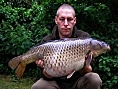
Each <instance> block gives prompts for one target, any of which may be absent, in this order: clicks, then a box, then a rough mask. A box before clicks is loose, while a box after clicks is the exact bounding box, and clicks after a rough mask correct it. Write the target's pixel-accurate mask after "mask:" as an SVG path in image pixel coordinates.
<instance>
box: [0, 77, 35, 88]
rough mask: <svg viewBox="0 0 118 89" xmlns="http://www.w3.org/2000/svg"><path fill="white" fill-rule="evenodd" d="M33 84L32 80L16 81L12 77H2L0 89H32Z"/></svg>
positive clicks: (0, 78)
mask: <svg viewBox="0 0 118 89" xmlns="http://www.w3.org/2000/svg"><path fill="white" fill-rule="evenodd" d="M33 83H34V81H33V80H32V79H31V78H22V79H15V78H13V77H12V76H6V75H0V89H31V86H32V84H33Z"/></svg>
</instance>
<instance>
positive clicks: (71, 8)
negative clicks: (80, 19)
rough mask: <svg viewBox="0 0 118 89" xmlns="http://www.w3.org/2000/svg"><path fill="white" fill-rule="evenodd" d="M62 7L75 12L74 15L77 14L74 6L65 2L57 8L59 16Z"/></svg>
mask: <svg viewBox="0 0 118 89" xmlns="http://www.w3.org/2000/svg"><path fill="white" fill-rule="evenodd" d="M62 9H68V10H71V11H72V12H73V15H74V16H75V10H74V8H73V7H72V6H71V5H69V4H63V5H61V6H60V7H59V8H58V10H57V13H56V15H57V16H58V15H59V13H60V11H61V10H62Z"/></svg>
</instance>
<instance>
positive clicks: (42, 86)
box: [31, 78, 59, 89]
mask: <svg viewBox="0 0 118 89" xmlns="http://www.w3.org/2000/svg"><path fill="white" fill-rule="evenodd" d="M31 89H59V88H58V85H57V83H56V82H55V81H46V80H44V79H43V78H41V79H40V80H38V81H37V82H36V83H34V84H33V85H32V87H31Z"/></svg>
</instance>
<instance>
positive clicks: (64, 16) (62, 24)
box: [55, 9, 76, 38]
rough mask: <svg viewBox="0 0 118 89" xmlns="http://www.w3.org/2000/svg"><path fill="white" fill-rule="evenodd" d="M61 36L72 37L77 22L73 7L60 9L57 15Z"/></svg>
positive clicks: (56, 20) (56, 21) (56, 19)
mask: <svg viewBox="0 0 118 89" xmlns="http://www.w3.org/2000/svg"><path fill="white" fill-rule="evenodd" d="M55 23H56V24H57V26H58V30H59V36H60V38H66V37H67V38H68V37H71V35H72V31H73V27H74V25H75V24H76V17H75V15H74V12H73V10H71V9H60V10H59V12H58V16H56V17H55Z"/></svg>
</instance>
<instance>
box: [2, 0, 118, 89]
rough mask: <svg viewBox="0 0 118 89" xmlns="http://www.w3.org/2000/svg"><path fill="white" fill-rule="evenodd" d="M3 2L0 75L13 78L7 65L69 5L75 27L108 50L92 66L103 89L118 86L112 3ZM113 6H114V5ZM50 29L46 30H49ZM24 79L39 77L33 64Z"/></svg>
mask: <svg viewBox="0 0 118 89" xmlns="http://www.w3.org/2000/svg"><path fill="white" fill-rule="evenodd" d="M37 1H38V0H34V2H33V1H32V0H29V1H28V2H27V0H19V1H17V0H12V1H11V0H2V1H1V2H0V43H1V44H0V48H1V49H0V60H1V62H0V73H1V74H3V73H5V74H10V73H11V74H13V73H14V71H11V69H10V68H9V67H8V66H7V64H8V61H9V60H10V59H11V58H13V57H15V56H17V55H20V54H22V53H24V52H26V51H27V50H28V49H30V48H31V47H32V46H35V45H36V44H38V43H39V42H40V41H41V39H42V38H43V37H44V36H46V35H47V34H49V33H50V31H51V30H52V28H53V27H54V25H55V23H54V17H55V14H56V10H57V8H58V7H59V6H60V5H61V4H63V3H70V4H71V5H72V6H73V7H74V8H75V11H76V17H77V24H76V26H77V27H78V28H79V29H82V30H84V31H86V32H88V33H89V34H91V36H92V37H93V38H96V39H100V40H103V41H106V42H107V43H108V44H109V45H110V47H111V50H110V51H109V52H108V53H105V54H103V55H101V56H99V57H98V58H96V60H95V62H94V64H93V65H92V66H93V68H94V71H95V72H97V73H99V75H100V76H101V78H102V80H103V88H104V89H111V87H112V88H113V89H117V84H118V81H117V80H118V72H117V69H118V61H117V59H118V39H117V38H118V35H117V33H118V23H117V22H118V16H117V13H116V12H117V9H116V8H115V7H116V6H117V5H116V4H117V3H116V1H115V0H114V1H113V0H112V1H111V0H109V1H108V2H107V0H105V1H104V2H102V1H101V0H96V1H94V0H41V1H38V2H37ZM114 3H115V4H114ZM48 29H49V30H48ZM25 72H26V73H25V75H24V76H33V77H40V76H41V73H40V72H41V71H40V69H39V68H38V67H36V65H35V64H31V65H28V66H27V69H26V71H25Z"/></svg>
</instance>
